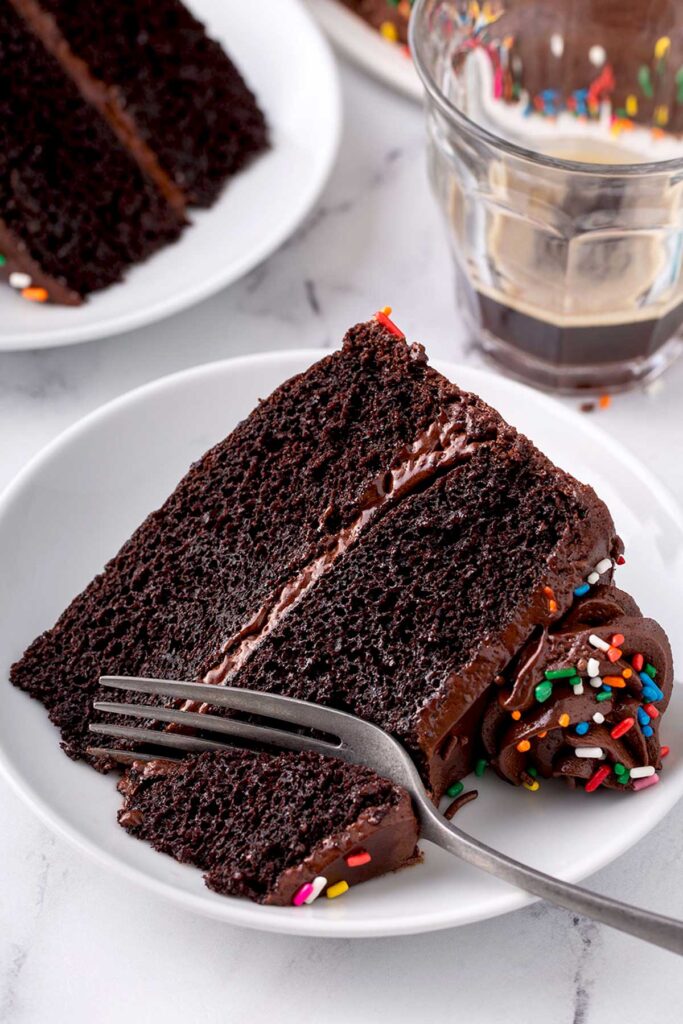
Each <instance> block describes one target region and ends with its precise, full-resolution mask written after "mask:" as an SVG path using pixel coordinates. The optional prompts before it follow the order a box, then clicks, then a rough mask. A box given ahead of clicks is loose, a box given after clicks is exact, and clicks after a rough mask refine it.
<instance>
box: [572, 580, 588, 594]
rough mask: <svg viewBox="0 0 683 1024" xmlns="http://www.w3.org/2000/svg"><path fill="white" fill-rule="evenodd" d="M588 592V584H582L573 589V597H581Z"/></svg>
mask: <svg viewBox="0 0 683 1024" xmlns="http://www.w3.org/2000/svg"><path fill="white" fill-rule="evenodd" d="M589 590H590V584H589V583H582V584H581V586H580V587H577V588H576V589H575V591H574V595H575V597H583V595H584V594H587V593H588V591H589Z"/></svg>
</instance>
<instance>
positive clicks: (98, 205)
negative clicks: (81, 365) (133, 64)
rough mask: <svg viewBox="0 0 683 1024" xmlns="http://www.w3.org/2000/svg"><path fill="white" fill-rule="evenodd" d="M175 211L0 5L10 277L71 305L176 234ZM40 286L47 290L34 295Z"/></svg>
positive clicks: (2, 203)
mask: <svg viewBox="0 0 683 1024" xmlns="http://www.w3.org/2000/svg"><path fill="white" fill-rule="evenodd" d="M182 225H183V221H182V218H181V217H180V216H179V215H178V213H177V212H176V211H174V210H173V209H172V207H171V206H170V205H169V204H168V202H167V201H166V199H165V198H164V197H163V196H162V195H161V193H160V192H159V191H158V190H157V188H156V187H155V185H154V184H153V183H152V181H151V180H150V179H149V178H147V177H146V176H145V175H144V174H143V173H142V172H141V170H140V168H139V165H138V164H137V162H136V161H135V160H134V159H133V158H132V157H131V156H129V155H128V153H127V152H125V151H124V150H123V149H122V148H121V145H120V143H119V140H118V138H117V137H116V136H115V135H114V133H113V132H112V131H111V129H110V128H109V127H108V125H107V124H106V123H105V122H104V121H103V120H102V118H101V117H100V116H99V115H98V113H97V112H96V111H95V110H94V109H93V108H92V107H91V106H89V105H88V104H87V103H85V102H84V101H83V99H82V98H81V95H80V93H79V92H78V90H77V89H76V87H75V86H74V85H73V84H72V83H71V82H70V81H69V80H68V79H66V78H65V76H64V74H63V72H62V69H61V67H60V65H59V64H58V63H57V62H56V61H55V60H54V59H53V58H52V57H51V56H50V55H49V54H48V53H47V52H46V51H45V50H44V48H43V46H42V45H41V44H40V43H39V42H38V40H37V39H36V38H35V37H34V36H33V35H32V34H31V33H30V32H29V31H28V30H27V29H26V27H25V24H24V22H23V21H22V19H21V18H20V17H19V16H18V15H17V14H16V12H15V11H14V9H13V7H12V6H11V4H9V3H7V4H3V5H2V6H1V7H0V245H1V246H2V250H1V251H2V255H3V256H5V259H6V263H5V265H4V267H3V271H4V272H5V275H7V274H12V273H14V274H18V275H20V277H15V278H14V279H13V278H12V277H10V283H13V284H14V286H15V287H18V288H21V287H22V285H21V283H15V282H20V280H22V279H23V278H24V277H27V278H28V279H29V280H28V281H26V283H25V284H24V286H23V290H24V291H25V290H26V287H34V288H35V286H40V287H39V289H38V291H36V292H35V296H32V295H31V294H27V295H26V297H27V298H31V297H36V298H38V292H40V298H39V301H41V300H43V299H45V298H50V299H53V300H54V301H60V302H69V303H77V302H78V301H79V300H80V298H81V297H82V296H83V295H86V294H88V293H89V292H91V291H94V290H96V289H98V288H102V287H104V286H105V285H108V284H112V283H113V282H115V281H118V280H120V279H121V277H122V276H123V272H124V270H125V269H126V267H128V266H129V265H130V264H131V263H135V262H138V261H140V260H144V259H145V258H146V257H147V256H149V255H151V254H152V253H153V252H155V251H156V250H157V249H158V248H159V247H160V246H162V245H165V244H166V243H168V242H171V241H174V240H175V239H176V238H177V237H178V235H179V234H180V231H181V228H182ZM43 291H45V292H46V293H47V295H43V294H42V292H43Z"/></svg>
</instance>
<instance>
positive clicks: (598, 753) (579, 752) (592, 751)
mask: <svg viewBox="0 0 683 1024" xmlns="http://www.w3.org/2000/svg"><path fill="white" fill-rule="evenodd" d="M574 753H575V754H576V756H577V757H597V758H603V757H604V756H605V752H604V750H603V749H602V747H577V748H576V750H575V751H574Z"/></svg>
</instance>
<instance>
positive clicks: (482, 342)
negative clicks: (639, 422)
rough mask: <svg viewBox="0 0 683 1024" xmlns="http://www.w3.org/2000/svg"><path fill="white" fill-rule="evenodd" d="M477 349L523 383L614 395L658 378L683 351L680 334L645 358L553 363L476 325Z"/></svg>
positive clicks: (560, 390) (547, 388) (562, 391)
mask: <svg viewBox="0 0 683 1024" xmlns="http://www.w3.org/2000/svg"><path fill="white" fill-rule="evenodd" d="M473 341H474V344H475V346H476V348H478V349H479V351H481V352H482V354H483V355H484V356H485V358H486V360H487V361H488V362H489V363H492V364H494V365H495V366H496V367H497V368H498V369H500V370H502V371H503V372H504V373H506V374H507V375H508V376H511V377H514V378H515V379H517V380H520V381H522V382H523V383H525V384H531V385H533V386H534V387H537V388H541V389H543V390H545V391H554V392H556V393H559V394H565V395H576V394H577V392H578V393H581V394H585V395H601V394H614V393H616V392H619V391H630V390H632V389H633V388H639V387H643V386H644V385H646V384H649V383H651V382H652V381H653V380H655V379H656V378H657V377H659V376H660V375H661V374H662V373H664V371H665V370H667V369H668V367H669V366H671V364H672V363H673V362H674V361H675V360H676V359H677V358H678V357H679V356H680V355H681V353H683V337H681V336H678V337H675V338H670V339H669V341H667V342H666V343H665V344H664V345H662V347H661V348H659V349H658V350H657V351H656V352H654V353H652V354H651V355H649V356H647V357H646V358H638V359H630V360H627V361H625V362H622V363H604V364H593V365H591V366H553V365H551V364H549V363H546V362H543V361H542V360H540V359H536V358H535V357H534V356H531V355H529V353H528V352H522V351H520V349H518V348H516V347H515V346H513V345H510V344H509V343H508V342H506V341H502V340H501V339H500V338H498V337H496V336H495V335H493V334H491V333H490V332H488V331H486V330H484V329H482V328H479V330H478V333H475V334H474V336H473Z"/></svg>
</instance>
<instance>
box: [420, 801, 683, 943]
mask: <svg viewBox="0 0 683 1024" xmlns="http://www.w3.org/2000/svg"><path fill="white" fill-rule="evenodd" d="M422 810H423V828H422V835H423V837H424V838H425V839H428V840H430V841H431V842H433V843H436V844H437V845H438V846H441V847H442V848H443V849H444V850H448V851H449V852H450V853H454V854H455V856H456V857H460V859H461V860H464V861H466V862H467V863H468V864H472V865H473V866H474V867H476V868H480V869H481V870H482V871H487V872H488V873H489V874H490V875H495V876H496V878H501V879H502V880H503V881H504V882H509V883H510V884H511V885H515V886H517V888H518V889H525V890H526V892H530V893H533V895H534V896H540V897H541V898H542V899H545V900H548V901H549V902H550V903H555V904H556V905H557V906H558V907H564V908H565V910H571V911H573V912H574V913H577V914H582V915H583V916H584V917H590V918H592V919H593V920H594V921H600V922H602V924H606V925H609V927H610V928H616V929H617V930H618V931H621V932H626V933H627V934H628V935H635V936H636V938H638V939H643V940H644V941H645V942H650V943H652V945H654V946H660V947H661V948H662V949H668V950H670V951H671V952H672V953H678V955H679V956H683V921H677V920H675V919H674V918H672V917H664V916H663V915H662V914H653V913H651V912H650V911H648V910H641V908H640V907H632V906H629V904H628V903H621V902H620V901H619V900H612V899H610V898H609V897H607V896H601V895H600V894H599V893H596V892H591V891H590V890H589V889H584V888H582V887H581V886H579V885H571V884H570V883H569V882H563V881H561V880H560V879H559V878H553V877H552V876H551V875H546V874H544V872H543V871H537V870H536V869H535V868H532V867H529V866H528V865H527V864H522V863H520V861H517V860H514V859H513V858H512V857H506V856H505V854H503V853H498V852H497V851H496V850H493V849H491V847H490V846H486V845H485V844H484V843H480V842H479V841H478V840H477V839H473V838H472V836H468V835H467V833H465V832H462V831H461V830H460V829H459V828H456V827H455V826H454V825H451V824H450V823H449V822H448V821H446V819H445V818H443V817H442V816H441V815H440V814H439V813H438V811H436V810H435V809H434V808H433V807H432V806H430V805H429V804H428V803H427V801H426V800H425V803H424V805H423V807H422Z"/></svg>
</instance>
